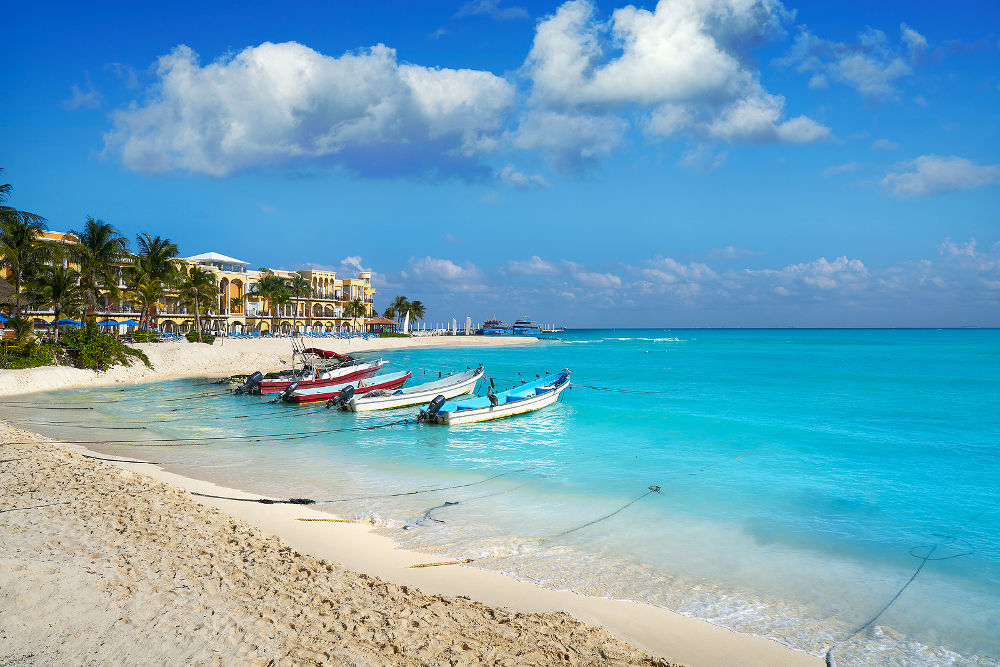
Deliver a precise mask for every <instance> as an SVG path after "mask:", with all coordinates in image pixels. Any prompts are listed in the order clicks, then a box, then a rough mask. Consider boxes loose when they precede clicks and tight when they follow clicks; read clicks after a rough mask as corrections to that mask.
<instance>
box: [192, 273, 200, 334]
mask: <svg viewBox="0 0 1000 667" xmlns="http://www.w3.org/2000/svg"><path fill="white" fill-rule="evenodd" d="M192 282H193V280H192ZM191 291H192V292H194V331H195V335H196V336H197V337H198V342H199V343H200V342H201V315H200V312H201V309H200V308H199V307H198V290H197V289H192V290H191Z"/></svg>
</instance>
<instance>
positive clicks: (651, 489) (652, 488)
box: [538, 485, 663, 541]
mask: <svg viewBox="0 0 1000 667" xmlns="http://www.w3.org/2000/svg"><path fill="white" fill-rule="evenodd" d="M648 489H649V490H648V491H646V492H645V493H643V494H642V495H640V496H636V497H635V498H633V499H632V500H630V501H628V502H627V503H625V504H624V505H622V506H621V507H619V508H618V509H616V510H615V511H614V512H611V513H610V514H605V515H604V516H602V517H598V518H597V519H594V520H593V521H588V522H587V523H583V524H580V525H579V526H576V527H575V528H570V529H569V530H564V531H562V532H561V533H556V534H555V535H550V536H549V537H540V538H538V539H539V540H540V541H548V540H554V539H556V538H557V537H563V536H564V535H569V534H570V533H575V532H576V531H578V530H583V529H584V528H588V527H590V526H593V525H594V524H595V523H599V522H601V521H604V520H605V519H610V518H611V517H613V516H614V515H616V514H618V513H619V512H622V511H624V510H625V509H626V508H628V507H630V506H631V505H634V504H635V503H637V502H639V501H640V500H642V499H643V498H645V497H646V496H648V495H650V494H653V493H658V494H660V495H663V490H662V489H661V488H660V487H659V486H655V485H654V486H650V487H648Z"/></svg>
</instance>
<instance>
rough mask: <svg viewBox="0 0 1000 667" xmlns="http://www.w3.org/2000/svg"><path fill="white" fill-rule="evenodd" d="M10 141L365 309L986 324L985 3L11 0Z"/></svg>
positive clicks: (990, 155)
mask: <svg viewBox="0 0 1000 667" xmlns="http://www.w3.org/2000/svg"><path fill="white" fill-rule="evenodd" d="M5 19H6V20H7V23H8V26H9V28H8V30H7V31H5V32H6V36H5V39H4V41H3V43H2V45H0V51H2V55H3V58H4V62H6V63H13V66H9V67H7V68H6V72H5V85H4V87H3V92H2V93H0V95H2V96H3V100H2V106H0V108H2V109H3V112H2V114H0V142H2V143H0V145H2V146H3V150H2V152H0V167H4V168H5V172H4V180H5V181H6V182H10V183H12V184H13V185H14V187H15V191H14V198H13V203H14V204H15V205H17V206H18V207H20V208H24V209H27V210H31V211H33V212H37V213H40V214H42V215H45V216H46V217H47V218H48V219H49V221H50V227H52V228H53V229H60V230H63V229H72V228H76V227H79V226H80V225H81V224H82V222H83V220H84V217H85V216H87V215H92V216H95V217H98V218H101V219H103V220H105V221H107V222H110V223H112V224H114V225H115V226H117V227H118V228H119V229H120V230H121V231H122V232H123V233H125V234H127V235H129V236H130V237H134V235H135V234H136V233H137V232H150V233H154V234H161V235H165V236H169V237H170V238H171V239H173V240H174V241H176V242H177V243H178V244H179V245H180V247H181V251H182V253H183V254H195V253H200V252H206V251H209V250H215V251H218V252H223V253H225V254H228V255H232V256H235V257H239V258H243V259H246V260H248V261H250V262H251V263H252V264H253V265H254V266H270V267H275V268H293V269H294V268H308V267H309V266H316V267H328V268H335V269H336V270H338V271H339V272H341V273H344V272H346V273H353V272H354V271H356V270H357V267H358V266H362V267H364V268H366V269H371V270H373V271H374V272H375V274H376V276H375V281H376V288H377V289H378V298H377V300H376V305H377V306H379V307H384V306H385V305H386V303H387V302H388V301H389V300H390V299H391V298H392V297H393V296H395V295H396V294H405V295H406V296H408V297H410V298H411V299H421V300H422V301H423V302H424V303H425V304H427V306H428V319H429V320H430V321H432V322H442V321H445V320H448V319H450V318H451V317H453V316H454V317H457V318H459V320H463V319H464V317H465V316H466V315H471V316H472V317H473V319H475V320H479V321H481V320H484V319H486V318H488V317H490V316H491V315H493V314H494V313H495V314H496V315H497V316H499V317H501V318H502V319H506V320H512V319H514V318H515V317H517V316H520V315H522V314H528V315H530V316H531V317H533V318H534V319H536V320H541V321H544V322H557V323H562V324H565V325H568V326H581V327H584V326H655V327H670V326H674V327H680V326H964V325H979V326H1000V155H998V153H1000V114H998V111H1000V6H998V5H997V4H996V3H979V2H968V3H963V2H959V3H947V4H946V3H909V2H906V3H904V2H878V3H870V2H839V3H816V2H810V3H795V2H792V1H789V2H785V3H783V4H782V3H780V2H777V1H776V0H760V1H754V0H667V1H664V2H661V3H658V4H657V3H639V4H635V5H626V4H624V3H614V2H604V1H597V0H594V1H592V2H587V1H585V0H575V1H572V2H565V3H560V2H538V3H526V2H514V1H513V0H502V1H494V0H473V1H472V2H463V1H459V2H455V3H447V2H433V3H414V2H368V3H346V2H343V3H328V2H298V3H289V4H287V5H284V6H280V7H279V6H276V5H273V4H271V3H235V2H234V3H228V4H227V3H212V4H208V3H185V2H177V3H171V4H162V3H96V4H87V5H80V4H78V3H73V4H69V3H65V4H61V3H47V4H41V3H36V4H33V5H29V4H28V3H19V4H18V5H16V6H13V7H11V8H8V9H7V10H6V14H5Z"/></svg>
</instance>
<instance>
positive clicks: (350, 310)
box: [344, 299, 368, 331]
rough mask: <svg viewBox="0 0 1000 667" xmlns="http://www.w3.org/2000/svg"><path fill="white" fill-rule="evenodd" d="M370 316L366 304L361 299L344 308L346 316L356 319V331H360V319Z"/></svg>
mask: <svg viewBox="0 0 1000 667" xmlns="http://www.w3.org/2000/svg"><path fill="white" fill-rule="evenodd" d="M367 314H368V308H367V307H365V304H363V303H361V299H355V300H354V301H350V302H349V303H348V304H347V305H346V306H344V315H346V316H347V317H351V318H353V319H354V330H355V331H357V329H358V318H359V317H364V316H365V315H367Z"/></svg>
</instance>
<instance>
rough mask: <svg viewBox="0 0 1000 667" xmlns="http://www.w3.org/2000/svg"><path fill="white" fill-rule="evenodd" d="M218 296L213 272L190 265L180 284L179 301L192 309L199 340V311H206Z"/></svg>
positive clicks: (217, 286)
mask: <svg viewBox="0 0 1000 667" xmlns="http://www.w3.org/2000/svg"><path fill="white" fill-rule="evenodd" d="M218 296H219V285H218V284H217V283H216V282H215V274H214V273H212V272H211V271H209V270H207V269H203V268H201V267H198V266H192V267H191V270H190V271H189V272H188V273H187V274H186V275H185V276H184V278H183V280H182V281H181V284H180V298H181V301H182V302H183V303H184V304H185V305H187V306H189V307H191V308H193V309H194V328H195V331H196V332H197V335H198V340H201V312H202V310H204V311H206V312H207V311H208V309H209V308H211V307H212V304H214V303H215V300H216V299H217V298H218Z"/></svg>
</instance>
